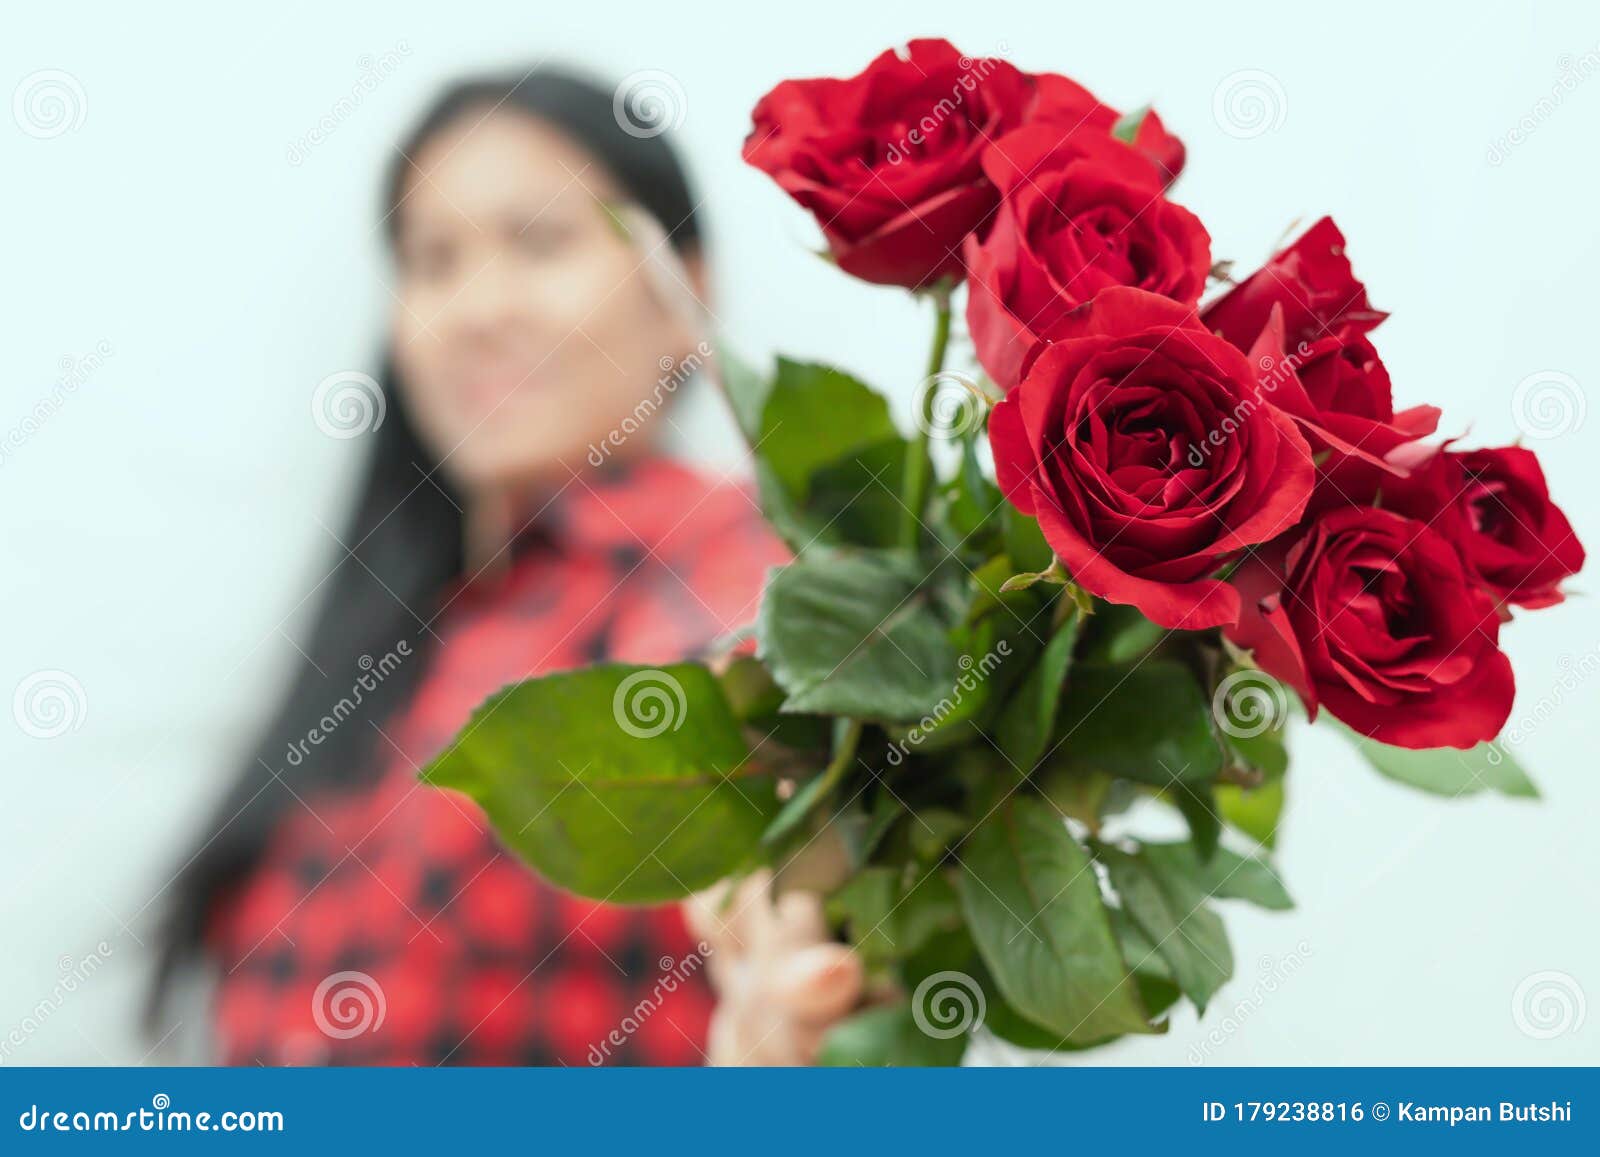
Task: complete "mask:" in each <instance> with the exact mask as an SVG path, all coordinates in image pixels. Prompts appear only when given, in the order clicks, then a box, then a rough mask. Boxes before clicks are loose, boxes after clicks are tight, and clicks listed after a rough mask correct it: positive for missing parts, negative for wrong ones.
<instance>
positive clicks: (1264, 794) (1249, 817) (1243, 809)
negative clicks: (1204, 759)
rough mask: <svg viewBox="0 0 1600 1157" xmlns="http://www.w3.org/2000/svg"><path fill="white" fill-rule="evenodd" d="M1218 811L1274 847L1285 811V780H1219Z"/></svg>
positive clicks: (1241, 828) (1217, 793)
mask: <svg viewBox="0 0 1600 1157" xmlns="http://www.w3.org/2000/svg"><path fill="white" fill-rule="evenodd" d="M1216 797H1217V811H1218V812H1220V813H1221V815H1222V818H1223V820H1224V821H1225V822H1226V823H1228V824H1229V825H1230V826H1232V827H1234V828H1237V829H1238V830H1239V831H1241V832H1243V833H1244V834H1245V835H1247V836H1250V837H1251V838H1252V839H1255V840H1257V841H1259V842H1260V843H1263V844H1265V845H1266V846H1267V847H1269V848H1270V847H1272V846H1274V845H1275V844H1276V843H1277V840H1278V820H1279V819H1280V818H1281V817H1282V815H1283V801H1284V780H1283V779H1282V778H1281V777H1280V778H1278V779H1269V780H1267V781H1266V782H1265V783H1263V784H1262V785H1261V786H1260V787H1237V786H1235V785H1233V784H1226V783H1224V784H1218V785H1217V789H1216Z"/></svg>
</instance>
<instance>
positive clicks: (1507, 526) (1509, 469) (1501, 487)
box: [1444, 446, 1584, 608]
mask: <svg viewBox="0 0 1600 1157" xmlns="http://www.w3.org/2000/svg"><path fill="white" fill-rule="evenodd" d="M1444 458H1445V459H1446V461H1447V462H1448V463H1450V464H1452V465H1453V466H1454V467H1455V468H1456V470H1458V471H1459V475H1458V477H1459V489H1458V490H1457V492H1456V501H1457V504H1458V509H1459V510H1460V511H1461V515H1462V530H1463V534H1462V537H1461V539H1460V540H1459V541H1460V546H1461V548H1462V552H1463V553H1464V554H1465V555H1466V558H1467V562H1468V564H1469V565H1470V566H1471V567H1472V569H1473V570H1475V571H1476V572H1477V573H1478V576H1479V577H1480V578H1481V579H1482V580H1483V582H1484V584H1485V585H1486V586H1488V587H1489V589H1490V590H1491V591H1492V592H1493V593H1494V595H1495V597H1496V598H1498V599H1500V600H1502V601H1503V602H1507V603H1515V604H1516V605H1518V606H1522V607H1529V608H1533V607H1548V606H1554V605H1555V604H1556V603H1559V602H1560V601H1561V600H1562V597H1563V596H1562V594H1561V591H1560V589H1559V588H1560V584H1561V580H1562V579H1564V578H1567V577H1568V576H1569V575H1575V574H1577V573H1578V571H1579V570H1581V569H1582V567H1583V559H1584V553H1583V544H1582V543H1581V542H1579V541H1578V536H1577V535H1576V534H1574V533H1573V531H1572V524H1571V523H1570V522H1568V521H1567V516H1566V515H1565V514H1563V513H1561V508H1560V507H1558V506H1557V505H1556V504H1555V503H1554V502H1552V501H1550V488H1549V486H1547V485H1546V484H1545V480H1544V471H1543V470H1541V469H1540V468H1539V459H1538V458H1537V457H1536V456H1535V455H1534V453H1533V451H1532V450H1525V449H1523V448H1522V447H1520V446H1502V447H1500V448H1498V449H1494V450H1468V451H1466V452H1465V453H1462V454H1456V453H1449V452H1447V453H1446V454H1445V455H1444Z"/></svg>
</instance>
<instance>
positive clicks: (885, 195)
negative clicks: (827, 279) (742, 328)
mask: <svg viewBox="0 0 1600 1157" xmlns="http://www.w3.org/2000/svg"><path fill="white" fill-rule="evenodd" d="M1033 89H1034V85H1033V81H1032V80H1031V79H1029V78H1028V77H1027V76H1025V75H1024V74H1023V73H1021V72H1018V71H1017V70H1016V69H1015V68H1013V67H1012V66H1011V65H1009V64H1007V63H1006V62H1005V61H1003V60H996V59H993V58H989V57H980V58H973V57H966V56H962V55H961V54H960V53H959V52H958V51H956V49H955V48H954V47H953V46H952V45H951V44H950V43H949V42H948V41H945V40H913V41H912V42H911V43H910V44H909V45H908V46H907V48H906V52H905V54H904V55H903V56H902V55H897V54H896V53H894V52H885V53H883V54H882V55H880V56H879V57H878V58H877V59H876V60H874V61H873V62H872V63H871V64H869V65H867V67H866V69H865V70H863V71H862V72H861V73H860V74H859V75H857V76H853V77H851V78H849V79H848V80H836V79H821V80H786V81H784V82H783V83H781V84H779V85H778V86H777V87H776V88H774V89H773V90H772V91H771V92H769V93H767V95H766V96H764V97H762V98H761V100H760V101H759V102H758V103H757V104H756V107H755V112H754V113H753V114H752V117H753V120H754V126H753V127H752V129H751V131H750V135H749V137H748V138H746V140H745V143H744V158H745V160H746V161H748V162H749V163H750V164H752V165H754V166H755V167H756V168H758V169H760V170H761V171H762V172H764V173H766V174H768V175H769V176H771V177H772V178H773V180H775V181H777V182H778V184H779V185H780V186H781V187H782V188H783V190H784V191H785V192H787V193H788V194H789V195H790V196H791V197H793V198H794V199H795V200H796V201H798V202H799V203H800V204H801V205H803V206H805V207H806V208H807V209H809V210H810V211H811V212H812V213H813V214H814V215H815V216H816V219H817V222H818V224H819V225H821V227H822V232H823V235H824V236H825V237H826V238H827V240H828V248H829V249H830V250H831V251H832V253H833V256H834V259H835V260H836V261H837V262H838V263H839V266H840V268H842V269H843V270H844V271H845V272H847V273H850V274H852V275H854V276H856V277H860V278H863V279H864V280H867V281H874V282H878V283H880V284H884V285H903V286H906V287H908V288H913V289H914V288H918V287H921V286H926V285H928V284H930V283H932V282H933V281H935V280H937V279H938V278H940V277H943V276H946V275H956V276H959V274H960V273H961V268H962V267H961V243H962V241H963V240H965V238H966V236H967V234H968V233H970V232H972V231H973V230H974V229H976V228H977V227H978V226H979V224H980V223H982V222H983V221H984V220H985V219H987V217H988V216H989V214H990V213H991V212H992V211H993V209H994V205H995V201H996V197H997V194H996V193H995V189H994V186H993V185H992V184H990V182H989V180H988V178H987V177H985V176H984V174H983V170H982V167H981V165H980V159H981V157H982V154H983V150H984V149H985V148H987V147H988V145H989V144H990V143H991V142H993V141H995V140H997V139H999V138H1000V137H1001V136H1002V135H1003V134H1005V133H1007V132H1009V131H1010V130H1011V129H1013V128H1016V127H1017V126H1018V125H1020V124H1021V123H1022V119H1023V116H1024V113H1025V112H1026V110H1027V108H1028V106H1029V104H1030V101H1031V98H1032V95H1033Z"/></svg>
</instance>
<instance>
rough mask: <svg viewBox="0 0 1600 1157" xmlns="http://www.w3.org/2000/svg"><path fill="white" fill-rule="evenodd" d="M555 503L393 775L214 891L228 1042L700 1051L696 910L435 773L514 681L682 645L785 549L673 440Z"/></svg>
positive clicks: (454, 661)
mask: <svg viewBox="0 0 1600 1157" xmlns="http://www.w3.org/2000/svg"><path fill="white" fill-rule="evenodd" d="M538 523H539V526H540V533H539V534H538V536H537V537H536V539H532V540H531V541H530V542H528V543H527V544H526V545H525V546H524V547H523V548H522V549H519V550H518V551H517V552H516V554H515V556H514V561H513V563H512V565H511V567H510V570H509V572H508V573H506V574H504V575H502V576H499V577H498V578H496V579H495V580H493V581H491V582H483V581H480V582H478V583H475V584H473V585H471V586H469V587H466V588H465V589H462V590H460V591H458V592H456V593H455V596H454V598H453V600H452V601H451V602H450V603H449V605H448V607H447V609H446V611H445V613H444V614H442V615H441V616H440V618H439V619H438V621H437V622H436V623H434V625H433V629H434V630H435V632H436V633H437V634H438V636H439V641H437V642H436V643H435V645H434V646H433V647H432V648H431V649H430V650H429V651H427V652H425V653H424V654H422V655H417V656H415V657H414V658H412V659H409V660H406V661H409V662H427V663H428V665H429V666H428V669H427V671H426V672H425V674H424V676H423V679H422V682H421V684H420V686H419V688H418V690H417V692H416V694H415V697H414V698H413V699H412V701H411V703H410V704H409V706H408V708H407V709H405V710H404V711H402V712H400V713H398V714H397V715H396V716H395V717H394V718H392V719H391V720H390V721H389V722H388V723H386V724H385V725H384V727H383V731H384V736H383V739H381V740H380V741H379V750H378V758H379V759H380V760H382V761H383V768H384V770H383V772H382V774H381V775H380V776H379V777H378V778H377V779H376V781H374V782H373V783H371V784H369V786H367V787H365V788H361V789H356V790H349V789H347V790H344V791H341V792H334V793H324V794H321V795H315V796H309V797H307V798H305V799H304V801H303V804H301V803H296V804H292V805H291V809H290V810H289V811H287V812H286V813H285V814H284V817H283V818H282V820H281V821H280V823H279V827H278V830H277V831H276V832H275V833H274V835H273V837H272V839H271V841H270V843H269V845H268V848H267V850H266V853H265V855H264V858H263V860H262V862H261V864H260V865H259V867H258V868H257V870H256V871H255V873H254V874H253V875H252V877H251V878H250V879H249V880H247V881H246V883H245V884H244V885H243V886H242V887H241V888H240V889H239V890H238V891H237V892H236V893H235V894H234V895H233V896H231V897H230V898H229V900H228V901H227V902H226V903H224V904H223V905H221V906H220V907H219V909H218V912H217V914H216V916H215V917H214V919H213V920H212V922H211V926H210V928H209V930H208V933H209V936H208V939H209V943H210V946H211V948H212V951H213V953H214V955H215V958H216V959H217V961H218V962H219V963H220V965H221V980H220V985H219V989H218V992H217V996H216V1019H217V1029H218V1033H219V1036H220V1042H219V1043H220V1049H221V1056H222V1058H223V1059H224V1060H225V1061H226V1062H227V1063H229V1064H250V1063H254V1062H260V1063H263V1064H274V1065H275V1064H329V1063H331V1064H364V1065H398V1064H439V1063H448V1064H492V1065H529V1064H532V1065H539V1064H571V1065H581V1064H598V1063H608V1064H617V1063H620V1064H662V1065H680V1064H699V1063H700V1062H701V1061H702V1060H703V1053H702V1051H701V1050H702V1046H703V1044H704V1041H705V1032H706V1022H707V1018H708V1016H709V1014H710V1010H711V995H710V992H709V990H708V988H707V986H706V981H705V977H704V969H703V963H704V962H703V961H702V960H700V959H699V957H698V955H697V953H696V949H695V946H694V944H693V943H692V942H691V940H690V938H689V936H688V933H687V931H686V930H685V928H684V926H683V923H682V919H681V916H680V914H679V910H678V909H677V908H676V907H671V908H659V909H654V910H648V909H637V908H635V909H628V908H618V907H611V906H607V905H603V904H598V903H594V902H591V901H588V900H582V899H579V898H577V897H574V896H571V895H568V894H566V893H563V892H561V891H558V890H557V889H556V888H554V887H552V886H551V885H549V884H546V883H545V882H544V881H542V880H540V879H539V878H538V877H536V876H535V875H533V873H532V872H530V871H529V870H528V869H527V868H525V867H523V865H522V864H521V863H520V862H519V861H518V860H516V859H515V858H514V857H513V856H511V855H510V854H509V853H508V852H507V851H506V850H505V848H504V847H502V846H501V844H500V842H499V841H498V839H496V837H495V836H494V833H493V831H492V830H491V829H490V828H489V826H488V823H487V822H486V820H485V818H484V816H483V814H482V812H481V811H480V810H479V809H478V808H477V806H476V805H475V804H474V803H473V802H472V801H471V800H469V799H467V798H466V797H464V796H461V795H458V794H456V793H453V792H445V791H442V790H439V789H435V788H429V787H425V786H422V785H421V784H419V783H418V781H417V772H418V769H419V768H421V767H422V766H424V765H425V764H426V763H427V761H428V760H429V759H431V758H432V757H433V756H434V755H435V754H437V753H438V752H439V751H440V750H441V749H442V748H443V747H444V745H445V744H446V743H448V742H449V740H450V739H451V738H452V737H453V736H454V734H455V733H456V731H457V730H458V729H459V728H460V727H461V726H462V725H463V724H465V723H466V721H467V717H468V715H469V713H470V712H471V711H472V709H473V708H474V707H476V706H477V705H478V704H479V703H480V702H482V700H483V699H484V698H485V697H486V696H488V695H489V694H490V693H491V692H493V691H495V690H497V689H499V688H500V687H502V686H504V685H505V684H507V683H511V682H515V681H517V680H520V679H525V678H528V677H530V676H533V675H538V674H540V673H542V672H546V671H553V670H560V669H562V668H568V667H576V666H580V665H582V664H585V663H589V662H594V661H596V660H600V659H614V660H618V661H622V662H638V663H663V662H667V661H673V660H678V659H681V658H683V657H684V656H685V655H688V654H692V653H694V652H696V651H697V650H699V649H700V648H702V647H704V645H705V644H707V643H708V642H710V641H711V640H712V639H714V638H716V637H717V636H719V635H721V634H724V633H726V632H728V631H731V630H734V629H736V628H738V627H741V626H743V625H745V624H747V623H749V622H750V621H752V620H753V619H754V617H755V611H756V606H757V600H758V598H759V593H760V585H761V580H762V576H763V573H764V572H765V570H766V568H767V567H768V566H770V565H772V564H775V563H778V562H782V561H784V557H785V555H784V551H783V548H782V546H781V545H780V544H778V543H777V542H776V540H775V539H773V538H772V537H771V535H770V533H769V532H768V531H767V529H766V527H765V524H764V523H762V521H761V520H760V518H759V516H758V514H757V511H756V509H755V507H754V505H753V504H752V503H751V501H750V499H749V498H748V496H747V495H746V494H745V493H744V491H743V490H742V489H740V488H738V487H736V486H733V485H731V484H723V485H715V486H713V485H708V484H707V483H706V482H705V481H704V480H702V479H700V478H699V477H697V476H696V475H695V474H694V473H692V472H691V471H689V470H687V469H685V468H683V467H681V466H677V465H673V464H670V463H667V462H664V461H659V460H658V461H652V462H649V463H646V464H645V465H642V466H639V467H636V468H634V469H633V470H631V471H629V472H627V473H625V474H621V475H612V476H609V477H605V478H594V477H584V478H580V479H574V480H573V482H572V483H570V484H569V486H568V487H567V488H566V490H565V491H564V492H563V493H562V495H561V496H560V497H559V498H558V499H557V500H556V501H555V502H554V503H552V504H551V506H550V507H549V508H548V509H547V510H546V511H545V512H544V513H543V514H541V516H540V518H539V520H538ZM530 537H531V536H530ZM374 658H376V656H374ZM345 725H346V726H351V727H355V726H365V724H364V723H362V722H361V721H360V720H359V719H351V720H349V721H348V722H347V723H346V724H345ZM619 1041H620V1043H619Z"/></svg>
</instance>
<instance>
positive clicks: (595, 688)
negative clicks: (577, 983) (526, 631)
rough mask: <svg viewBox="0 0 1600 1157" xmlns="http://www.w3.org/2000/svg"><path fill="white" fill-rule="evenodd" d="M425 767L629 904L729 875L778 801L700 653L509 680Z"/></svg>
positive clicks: (557, 865)
mask: <svg viewBox="0 0 1600 1157" xmlns="http://www.w3.org/2000/svg"><path fill="white" fill-rule="evenodd" d="M423 779H424V780H426V781H427V782H428V783H431V784H434V785H436V786H439V787H449V788H455V789H456V790H458V791H463V792H465V793H467V794H468V795H470V796H471V797H472V798H473V799H475V800H477V801H478V803H479V804H481V805H482V806H483V809H484V811H485V812H487V813H488V815H489V818H490V820H491V821H493V823H494V826H495V830H496V831H497V832H498V833H499V835H500V838H501V839H502V840H504V841H505V842H506V844H507V846H508V847H510V848H511V849H512V850H513V851H515V852H516V853H517V854H518V855H520V856H521V857H522V858H523V859H525V860H527V861H528V863H530V864H532V865H533V866H534V867H535V868H537V869H538V870H539V871H540V873H541V874H543V875H544V876H545V877H546V878H547V879H549V880H551V881H552V882H554V883H556V884H558V885H560V886H561V887H563V888H567V889H569V890H571V891H573V892H577V893H578V894H580V895H583V896H590V897H593V898H595V899H600V900H610V901H612V902H615V903H622V904H641V903H651V902H656V901H662V900H675V899H678V898H680V897H682V896H685V895H688V894H689V893H691V892H693V891H695V890H697V889H700V888H705V887H708V886H710V885H711V884H713V883H715V882H716V881H718V880H720V879H722V878H723V877H724V876H727V875H729V874H730V873H732V872H733V871H735V870H736V869H738V868H739V867H740V866H741V865H742V864H744V863H745V861H746V860H747V859H749V858H750V857H751V856H752V855H753V854H754V852H755V851H756V847H757V841H758V840H759V838H760V835H761V831H762V829H763V828H764V827H765V826H766V824H767V822H768V820H769V819H770V817H771V816H772V815H773V814H774V813H775V812H776V811H777V806H778V805H777V799H776V797H775V795H774V792H773V785H772V783H771V780H770V777H768V776H767V775H766V773H765V772H764V771H763V769H762V767H761V765H760V764H759V763H757V762H756V761H754V760H752V759H751V753H750V749H749V747H748V745H747V744H746V742H745V739H744V736H743V734H742V732H741V730H740V728H739V724H738V720H737V719H736V718H735V717H734V714H733V711H732V709H731V708H730V707H729V705H728V700H727V698H726V696H725V695H724V694H723V692H722V688H721V687H720V686H719V684H718V683H717V680H716V678H715V677H714V676H713V675H712V674H711V672H709V671H707V670H706V669H705V668H704V667H701V666H699V665H697V664H692V663H681V664H677V665H675V666H670V667H664V668H650V667H628V666H620V665H606V666H602V667H591V668H589V669H587V670H582V671H571V672H566V673H563V674H559V675H546V676H544V677H542V678H539V679H530V680H528V681H527V682H524V683H518V684H515V685H514V686H511V687H508V688H506V689H505V690H503V691H500V692H497V693H496V694H495V695H493V696H491V697H490V698H489V699H488V700H487V701H486V702H485V703H484V704H483V705H482V706H481V707H479V708H478V710H477V711H475V712H473V715H472V718H471V720H470V721H469V722H468V724H467V726H466V728H465V729H464V730H463V731H462V732H461V734H460V735H458V736H457V737H456V739H455V741H454V742H453V743H451V745H450V746H449V747H448V748H447V749H446V750H445V751H444V753H443V754H442V755H440V756H439V757H438V758H437V759H436V760H434V761H433V763H432V764H431V765H429V766H428V768H427V769H426V770H425V771H424V772H423ZM707 832H715V833H716V838H714V839H707V838H705V834H706V833H707Z"/></svg>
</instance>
